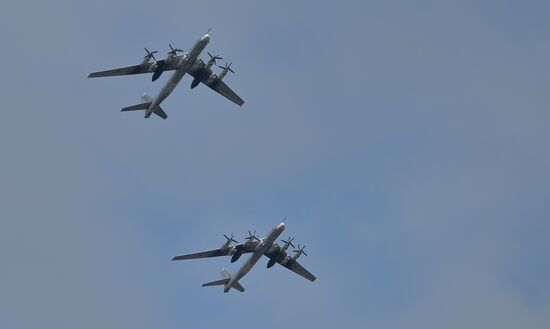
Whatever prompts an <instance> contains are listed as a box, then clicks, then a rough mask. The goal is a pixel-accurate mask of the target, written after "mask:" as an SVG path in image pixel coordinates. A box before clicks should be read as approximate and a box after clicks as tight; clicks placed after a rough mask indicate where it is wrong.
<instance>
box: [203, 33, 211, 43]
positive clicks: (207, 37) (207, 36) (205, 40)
mask: <svg viewBox="0 0 550 329" xmlns="http://www.w3.org/2000/svg"><path fill="white" fill-rule="evenodd" d="M201 41H202V42H206V43H208V42H209V41H210V36H209V35H208V33H206V34H205V35H204V36H203V37H202V38H201Z"/></svg>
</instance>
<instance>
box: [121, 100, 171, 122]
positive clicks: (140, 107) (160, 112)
mask: <svg viewBox="0 0 550 329" xmlns="http://www.w3.org/2000/svg"><path fill="white" fill-rule="evenodd" d="M152 103H153V101H148V102H145V103H141V104H136V105H132V106H128V107H125V108H123V109H122V110H121V111H122V112H126V111H139V110H148V109H149V107H150V106H151V104H152ZM153 113H155V114H156V115H158V116H159V117H161V118H163V119H164V120H166V118H168V114H166V112H164V111H163V110H162V109H161V108H160V106H157V108H155V110H154V111H153ZM147 117H149V115H147Z"/></svg>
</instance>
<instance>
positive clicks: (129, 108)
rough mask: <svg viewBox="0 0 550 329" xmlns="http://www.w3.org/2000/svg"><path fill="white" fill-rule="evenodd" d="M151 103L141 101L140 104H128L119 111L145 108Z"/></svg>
mask: <svg viewBox="0 0 550 329" xmlns="http://www.w3.org/2000/svg"><path fill="white" fill-rule="evenodd" d="M151 103H152V102H145V103H141V104H136V105H132V106H128V107H125V108H123V109H122V110H121V111H122V112H126V111H139V110H147V109H148V108H149V106H151Z"/></svg>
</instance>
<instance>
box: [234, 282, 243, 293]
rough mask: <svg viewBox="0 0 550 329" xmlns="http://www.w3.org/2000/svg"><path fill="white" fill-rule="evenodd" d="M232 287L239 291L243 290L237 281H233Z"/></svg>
mask: <svg viewBox="0 0 550 329" xmlns="http://www.w3.org/2000/svg"><path fill="white" fill-rule="evenodd" d="M233 288H235V289H237V290H238V291H240V292H244V287H243V286H241V284H240V283H238V282H235V283H234V284H233Z"/></svg>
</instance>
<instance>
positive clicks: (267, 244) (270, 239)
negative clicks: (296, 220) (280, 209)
mask: <svg viewBox="0 0 550 329" xmlns="http://www.w3.org/2000/svg"><path fill="white" fill-rule="evenodd" d="M284 230H285V224H284V223H280V224H279V225H277V226H276V227H275V228H273V229H272V230H271V232H269V234H268V235H267V237H266V238H265V239H263V240H262V241H260V243H259V244H258V245H257V246H256V250H254V252H253V253H252V255H251V256H250V257H249V258H248V259H247V260H246V262H245V263H244V264H243V265H242V266H241V268H240V269H239V271H238V272H237V273H235V275H233V277H231V280H229V282H228V283H227V284H226V285H225V287H224V292H228V291H229V289H231V288H232V287H233V285H234V284H235V283H236V282H238V281H239V280H240V279H242V277H243V276H245V275H246V274H247V273H248V272H250V270H251V269H252V267H254V265H256V263H257V262H258V260H260V258H262V256H263V254H264V253H265V252H266V250H268V249H269V248H271V246H273V243H274V242H275V240H276V239H277V238H278V237H279V235H281V233H283V231H284Z"/></svg>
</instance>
